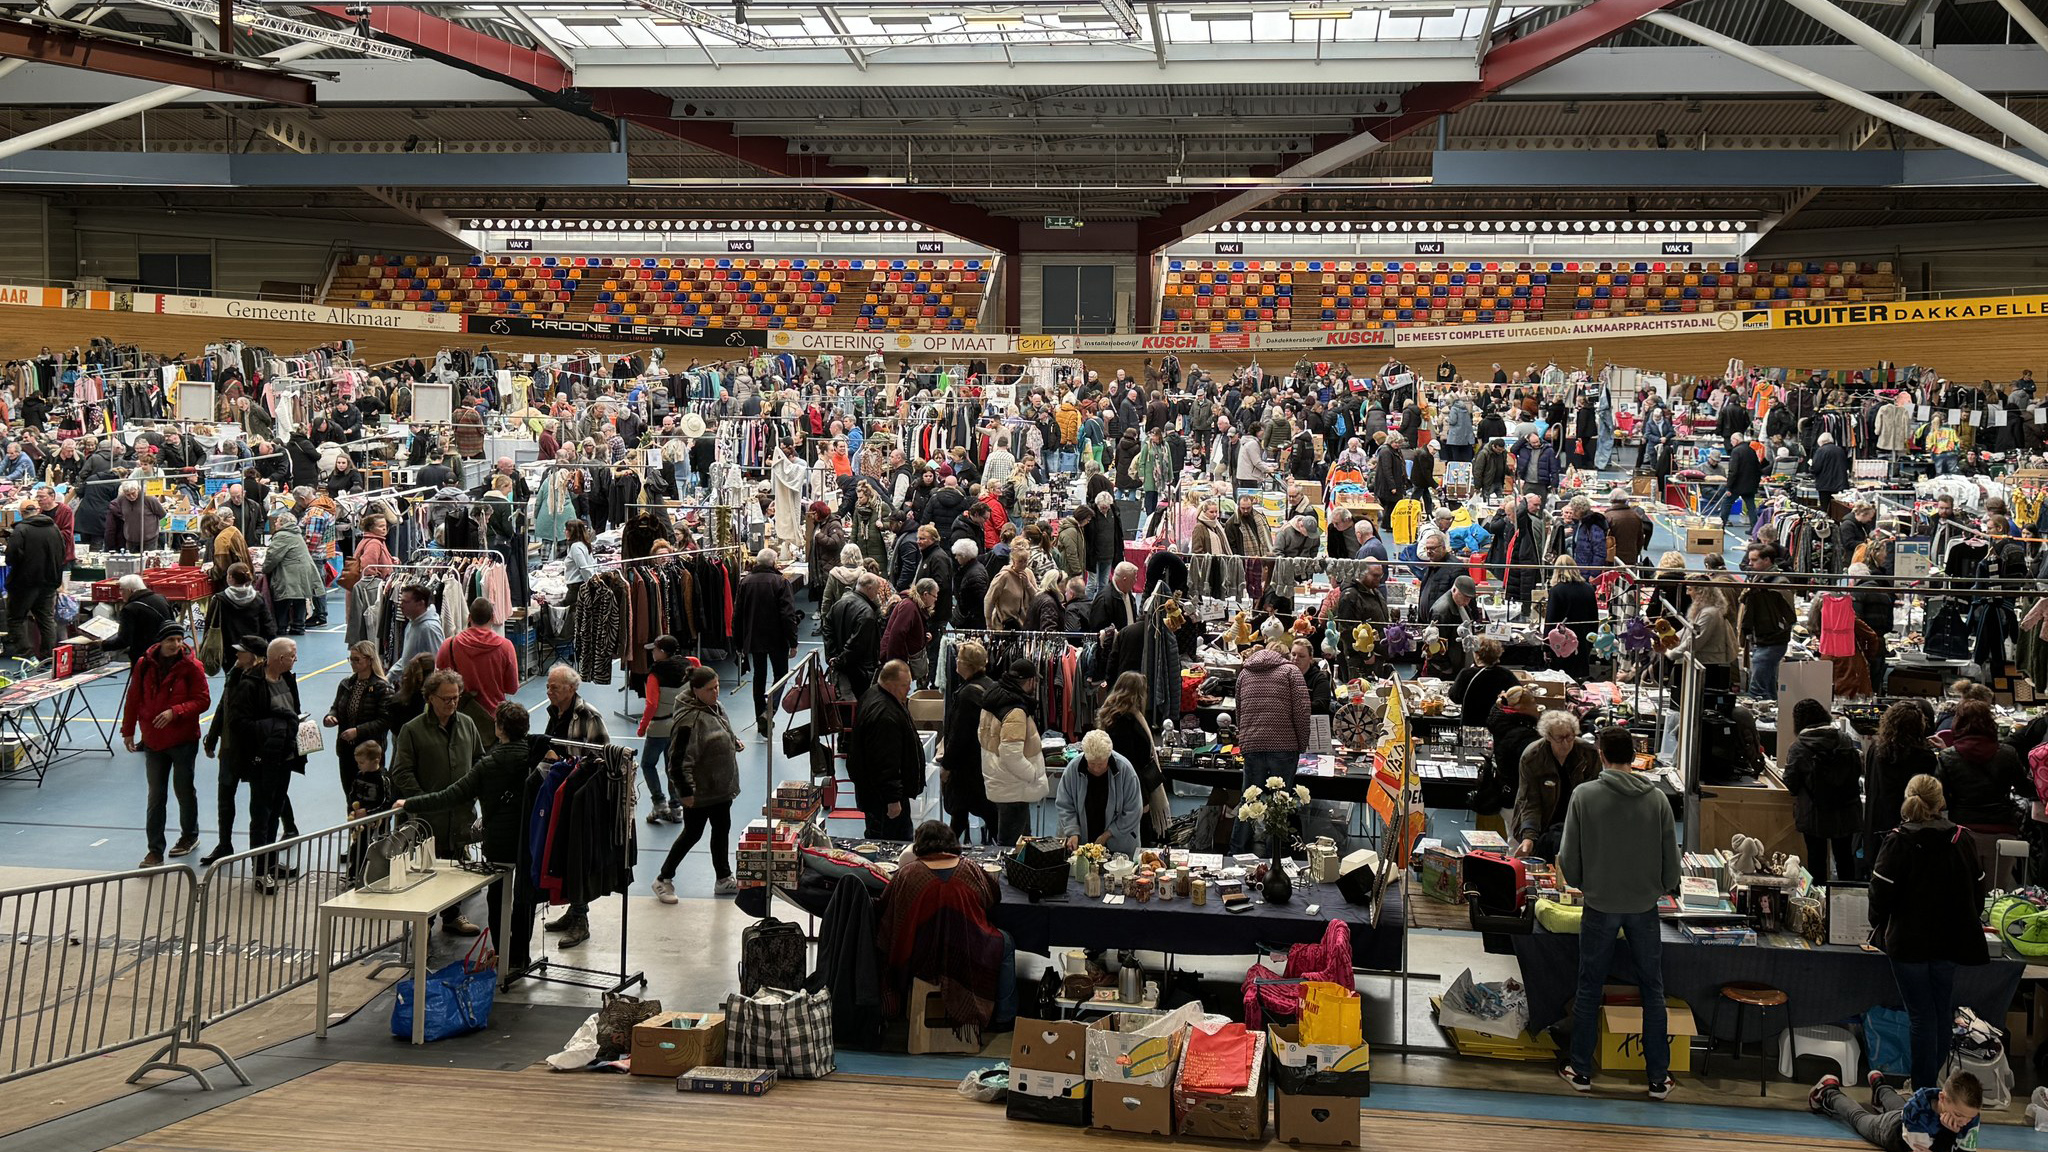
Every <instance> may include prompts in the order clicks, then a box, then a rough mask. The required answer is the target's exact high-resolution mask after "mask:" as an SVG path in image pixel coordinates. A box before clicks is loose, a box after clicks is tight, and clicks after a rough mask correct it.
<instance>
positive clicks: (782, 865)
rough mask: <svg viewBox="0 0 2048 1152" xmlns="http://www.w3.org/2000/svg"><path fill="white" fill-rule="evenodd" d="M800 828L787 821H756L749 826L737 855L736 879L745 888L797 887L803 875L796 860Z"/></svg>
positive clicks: (734, 869) (734, 874) (742, 835)
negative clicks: (776, 885)
mask: <svg viewBox="0 0 2048 1152" xmlns="http://www.w3.org/2000/svg"><path fill="white" fill-rule="evenodd" d="M801 828H802V825H801V824H797V823H793V822H790V821H787V820H756V821H754V822H753V823H751V824H749V825H747V828H746V831H745V832H743V833H741V835H740V844H739V849H738V850H737V851H736V852H735V853H734V861H733V877H734V879H736V880H738V881H739V882H740V886H741V887H743V888H744V887H750V886H761V885H767V884H780V885H783V886H785V887H794V886H795V885H796V883H797V881H798V880H799V879H800V878H801V874H802V871H803V865H802V863H801V862H800V861H799V859H798V856H797V844H798V842H799V830H800V829H801Z"/></svg>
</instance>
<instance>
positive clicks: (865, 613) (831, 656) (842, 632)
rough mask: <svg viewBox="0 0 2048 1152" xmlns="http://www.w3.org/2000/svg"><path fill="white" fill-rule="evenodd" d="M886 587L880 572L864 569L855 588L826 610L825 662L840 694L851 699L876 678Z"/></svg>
mask: <svg viewBox="0 0 2048 1152" xmlns="http://www.w3.org/2000/svg"><path fill="white" fill-rule="evenodd" d="M883 587H884V585H883V582H882V578H881V577H880V576H877V575H875V574H874V573H872V572H863V573H861V577H860V580H859V581H858V582H857V583H856V584H855V585H854V590H853V591H852V592H850V593H847V594H846V595H843V596H841V597H840V598H839V599H838V600H836V601H834V602H833V604H832V610H831V611H829V612H827V613H825V619H824V621H823V626H822V628H821V631H822V632H823V633H824V641H825V666H826V667H828V668H830V669H831V670H832V682H833V684H835V685H836V686H837V687H838V689H839V694H840V695H841V696H844V697H847V698H849V699H852V698H858V697H859V696H860V694H861V693H863V692H865V691H867V690H868V687H869V685H871V684H873V683H874V682H875V665H876V664H877V663H879V662H880V660H881V657H882V613H881V599H882V589H883Z"/></svg>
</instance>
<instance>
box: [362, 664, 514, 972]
mask: <svg viewBox="0 0 2048 1152" xmlns="http://www.w3.org/2000/svg"><path fill="white" fill-rule="evenodd" d="M424 691H425V693H426V697H427V710H426V711H425V712H422V713H420V714H419V716H417V717H415V718H414V719H412V720H411V721H408V722H407V723H406V725H405V727H403V728H400V729H399V730H398V739H397V740H396V741H394V742H393V751H392V755H391V790H392V792H393V793H394V794H395V795H396V796H397V797H398V798H399V799H401V800H410V799H412V798H413V797H415V796H423V795H426V794H427V793H429V792H439V791H441V790H442V789H444V788H447V787H449V786H450V785H452V784H454V783H455V782H456V781H458V780H460V779H462V778H463V777H465V776H467V775H469V773H470V771H471V770H472V769H474V768H475V767H476V761H477V756H478V755H479V754H480V753H481V752H482V750H483V741H482V739H481V738H480V737H479V736H478V735H477V731H476V724H475V723H474V722H472V721H471V720H470V718H469V717H467V716H464V715H463V714H462V674H461V673H460V672H456V671H455V670H453V669H449V668H444V669H441V670H440V671H438V672H435V673H434V674H433V675H431V676H429V677H427V682H426V685H425V688H424ZM521 748H522V750H523V748H524V745H521ZM475 814H476V809H475V807H474V806H473V805H471V804H470V803H469V802H468V801H466V800H465V801H463V802H462V803H460V804H458V805H455V806H452V807H450V808H448V809H447V810H446V811H444V812H443V813H442V814H440V815H438V816H432V817H429V818H428V820H427V823H428V824H430V825H432V826H433V829H434V849H435V852H436V853H438V854H439V855H442V856H454V855H455V854H456V852H457V851H458V850H459V849H460V848H461V847H462V845H463V844H464V842H465V841H464V833H465V832H466V831H467V830H468V829H469V826H470V825H471V824H472V823H474V822H475ZM441 931H443V932H446V933H448V934H449V935H451V936H475V935H476V934H477V933H478V932H480V931H482V930H481V929H479V928H478V927H477V926H476V925H475V924H473V923H471V922H470V920H469V918H468V917H466V916H464V915H463V914H462V909H460V908H448V909H444V910H443V911H442V913H441Z"/></svg>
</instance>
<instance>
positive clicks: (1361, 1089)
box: [1266, 1024, 1372, 1097]
mask: <svg viewBox="0 0 2048 1152" xmlns="http://www.w3.org/2000/svg"><path fill="white" fill-rule="evenodd" d="M1300 1034H1301V1033H1300V1030H1299V1029H1298V1028H1297V1026H1295V1025H1293V1024H1276V1025H1274V1026H1273V1027H1271V1028H1269V1029H1267V1031H1266V1041H1267V1047H1268V1050H1269V1051H1271V1053H1272V1056H1273V1058H1272V1060H1271V1062H1270V1064H1271V1067H1270V1068H1269V1069H1268V1071H1269V1072H1270V1073H1271V1075H1272V1077H1273V1086H1274V1088H1275V1089H1276V1090H1280V1089H1284V1090H1285V1091H1288V1092H1291V1093H1293V1094H1294V1095H1296V1096H1351V1097H1365V1096H1370V1095H1372V1046H1371V1045H1370V1044H1360V1045H1358V1046H1357V1047H1356V1048H1346V1047H1344V1046H1342V1045H1338V1044H1303V1043H1301V1042H1300V1040H1299V1039H1297V1037H1299V1036H1300Z"/></svg>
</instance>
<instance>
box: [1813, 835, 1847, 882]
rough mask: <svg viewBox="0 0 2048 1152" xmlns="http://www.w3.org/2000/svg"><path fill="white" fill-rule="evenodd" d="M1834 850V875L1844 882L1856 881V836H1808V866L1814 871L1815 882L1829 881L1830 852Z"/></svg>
mask: <svg viewBox="0 0 2048 1152" xmlns="http://www.w3.org/2000/svg"><path fill="white" fill-rule="evenodd" d="M1830 851H1833V852H1834V856H1835V870H1834V877H1835V879H1837V880H1840V881H1843V882H1844V883H1851V884H1853V883H1855V881H1856V873H1857V869H1856V838H1855V837H1854V836H1836V837H1834V838H1833V839H1829V838H1827V837H1825V836H1808V837H1806V867H1807V869H1808V870H1809V871H1811V872H1812V873H1813V882H1814V883H1815V884H1825V883H1827V882H1828V853H1829V852H1830Z"/></svg>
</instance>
